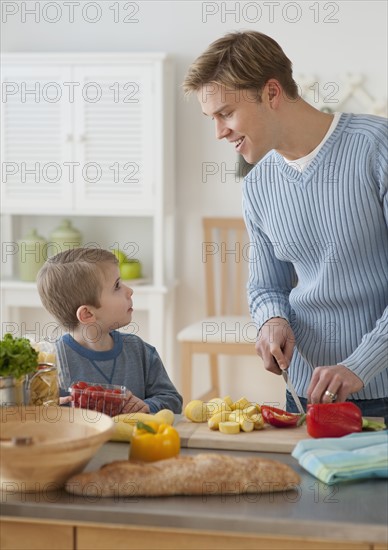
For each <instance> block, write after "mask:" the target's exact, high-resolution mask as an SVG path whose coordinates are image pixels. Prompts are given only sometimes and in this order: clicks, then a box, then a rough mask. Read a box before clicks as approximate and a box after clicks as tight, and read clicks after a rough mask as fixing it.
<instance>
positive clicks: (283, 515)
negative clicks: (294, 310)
mask: <svg viewBox="0 0 388 550" xmlns="http://www.w3.org/2000/svg"><path fill="white" fill-rule="evenodd" d="M128 449H129V445H128V444H126V443H107V444H106V445H104V446H103V447H102V448H101V449H100V451H99V452H98V453H97V454H96V456H95V457H94V458H93V459H92V460H91V462H90V463H89V464H88V466H87V468H86V470H95V469H97V468H99V467H100V466H101V465H102V464H104V463H107V462H111V461H113V460H123V459H126V458H127V456H128ZM198 452H199V451H198V450H194V449H182V453H183V454H196V453H198ZM214 452H223V453H225V454H234V455H235V456H248V455H250V454H252V453H251V452H248V451H228V450H225V451H214ZM255 456H263V457H265V458H271V459H275V460H279V461H280V462H284V463H286V464H289V465H290V466H292V467H293V468H294V469H295V470H296V471H297V472H298V473H299V475H300V476H301V485H300V489H299V491H296V492H288V493H275V494H273V493H268V494H261V495H252V494H250V495H212V496H207V495H205V496H203V497H199V496H196V497H189V496H181V497H163V498H139V497H136V496H133V497H125V498H98V497H96V498H90V497H89V498H84V497H76V496H73V495H70V494H68V493H66V492H65V491H63V490H58V491H53V492H47V493H37V494H20V493H16V492H15V491H14V489H13V488H12V486H10V487H8V490H7V491H3V492H2V494H1V514H2V516H4V517H9V518H12V519H14V518H16V517H17V518H35V519H42V518H43V519H45V520H49V521H50V520H53V521H67V522H69V521H74V522H90V523H93V524H96V523H98V524H99V525H108V524H109V525H115V524H116V525H117V524H120V525H127V526H128V525H138V526H139V525H141V526H154V527H159V526H160V527H171V528H185V529H195V530H199V531H202V530H210V531H218V532H219V531H223V532H231V533H232V532H233V533H254V534H262V533H264V534H265V533H270V534H278V535H285V536H290V537H291V536H299V537H300V536H302V537H315V538H321V539H325V540H330V539H331V540H337V541H338V540H343V541H354V542H356V541H357V542H360V541H362V542H365V541H368V542H374V543H380V544H381V543H383V544H385V543H386V541H387V526H386V520H387V515H388V483H387V480H384V479H371V480H364V481H357V482H351V483H345V484H339V485H333V486H330V487H329V486H327V485H325V484H323V483H321V482H319V481H318V480H317V479H315V478H314V477H312V476H311V475H310V474H308V473H307V472H305V471H304V470H303V469H302V468H300V467H299V464H298V463H297V461H296V460H295V459H293V458H292V457H291V456H290V455H289V454H286V453H282V454H275V453H263V452H258V453H255Z"/></svg>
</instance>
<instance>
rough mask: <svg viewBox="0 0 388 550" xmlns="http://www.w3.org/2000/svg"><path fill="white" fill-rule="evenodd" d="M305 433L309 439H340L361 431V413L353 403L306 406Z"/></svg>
mask: <svg viewBox="0 0 388 550" xmlns="http://www.w3.org/2000/svg"><path fill="white" fill-rule="evenodd" d="M306 423H307V432H308V434H309V435H311V437H342V436H343V435H348V434H351V433H354V432H361V430H362V413H361V410H360V409H359V408H358V407H357V405H355V404H354V403H350V402H343V403H315V404H309V405H307V416H306Z"/></svg>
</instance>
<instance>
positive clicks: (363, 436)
mask: <svg viewBox="0 0 388 550" xmlns="http://www.w3.org/2000/svg"><path fill="white" fill-rule="evenodd" d="M292 456H293V457H294V458H296V459H297V460H298V461H299V464H300V465H301V466H302V467H303V468H305V470H307V471H308V472H310V474H312V475H313V476H315V477H317V478H318V479H319V480H321V481H323V482H324V483H326V484H328V485H332V484H333V483H338V482H340V481H347V480H352V479H362V478H369V477H388V432H387V431H386V430H383V431H381V432H360V433H354V434H351V435H347V436H345V437H330V438H322V439H304V440H303V441H299V443H298V444H297V445H296V447H295V449H294V450H293V452H292Z"/></svg>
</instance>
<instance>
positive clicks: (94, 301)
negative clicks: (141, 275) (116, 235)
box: [37, 248, 118, 330]
mask: <svg viewBox="0 0 388 550" xmlns="http://www.w3.org/2000/svg"><path fill="white" fill-rule="evenodd" d="M107 263H113V264H117V263H118V260H117V258H116V256H115V255H114V254H112V252H109V250H103V249H100V248H75V249H73V250H66V251H65V252H60V253H59V254H57V255H56V256H53V257H52V258H49V259H48V260H47V261H46V263H45V264H44V266H43V267H42V268H41V270H40V271H39V273H38V276H37V286H38V291H39V296H40V299H41V300H42V303H43V306H44V307H45V309H46V310H47V311H48V312H49V313H51V315H53V316H54V317H55V318H56V319H57V321H58V322H59V323H60V324H61V325H62V326H63V327H65V328H66V329H68V330H70V329H74V328H76V327H77V326H78V319H77V309H78V308H79V307H80V306H82V305H89V306H94V307H100V305H101V304H100V297H101V293H102V289H103V284H104V265H105V264H107Z"/></svg>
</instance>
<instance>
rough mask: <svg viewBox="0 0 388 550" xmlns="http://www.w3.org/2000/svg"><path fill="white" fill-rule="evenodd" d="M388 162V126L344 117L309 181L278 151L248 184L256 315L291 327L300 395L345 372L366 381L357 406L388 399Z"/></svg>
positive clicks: (251, 298) (245, 191)
mask: <svg viewBox="0 0 388 550" xmlns="http://www.w3.org/2000/svg"><path fill="white" fill-rule="evenodd" d="M387 158H388V154H387V120H386V119H384V118H381V117H376V116H368V115H353V114H342V115H341V118H340V120H339V122H338V125H337V127H336V129H335V130H334V132H333V133H332V135H331V136H330V137H329V139H328V140H327V141H326V143H324V145H323V147H322V148H321V149H320V150H319V151H318V154H317V156H316V157H315V158H314V159H313V161H312V162H311V163H310V165H309V166H308V167H307V168H306V169H305V170H304V171H303V172H299V171H297V170H295V168H293V167H292V166H290V165H288V164H287V163H286V162H285V160H284V159H283V157H282V156H281V155H280V154H278V153H277V152H276V151H274V150H273V151H270V152H269V153H268V154H267V155H266V156H265V157H264V158H263V159H262V160H261V161H260V162H259V163H258V164H257V165H256V166H255V168H254V169H253V170H252V171H251V172H250V173H249V174H248V175H247V176H246V178H245V181H244V187H243V209H244V217H245V221H246V224H247V228H248V232H249V236H250V241H251V243H253V245H254V246H251V247H250V248H251V261H250V276H249V281H248V299H249V304H250V310H251V315H252V317H253V319H254V320H255V322H256V323H257V326H258V327H260V326H261V325H262V324H263V323H265V321H267V320H268V319H269V318H271V317H285V318H286V319H288V320H289V322H290V323H291V326H292V329H293V331H294V334H295V337H296V341H297V346H298V350H295V352H294V356H293V359H292V363H291V366H290V371H289V373H290V377H291V380H292V382H293V383H294V385H295V386H296V388H297V391H298V393H299V395H303V396H306V390H307V387H308V385H309V382H310V379H311V375H312V368H313V367H316V366H324V365H335V364H339V363H340V364H343V365H345V366H347V367H348V368H349V369H351V370H352V371H353V372H355V374H357V376H359V377H360V378H361V379H362V380H363V382H364V385H365V387H364V389H363V390H361V391H360V392H358V393H357V394H353V395H352V396H351V397H352V398H354V399H374V398H378V397H387V396H388V370H387V368H388V307H387V306H388V181H387V180H388V174H387V172H388V171H387Z"/></svg>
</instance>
